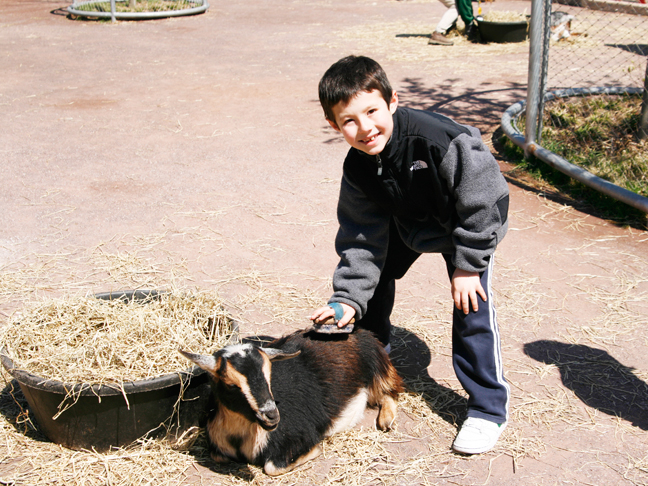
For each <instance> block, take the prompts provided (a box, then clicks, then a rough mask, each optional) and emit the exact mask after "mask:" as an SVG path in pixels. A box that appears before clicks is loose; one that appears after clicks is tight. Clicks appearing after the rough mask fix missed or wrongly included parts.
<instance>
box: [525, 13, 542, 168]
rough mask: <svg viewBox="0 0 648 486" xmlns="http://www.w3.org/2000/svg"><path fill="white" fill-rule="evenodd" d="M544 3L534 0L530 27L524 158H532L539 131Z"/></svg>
mask: <svg viewBox="0 0 648 486" xmlns="http://www.w3.org/2000/svg"><path fill="white" fill-rule="evenodd" d="M543 3H544V0H532V2H531V20H530V25H529V75H528V84H527V102H526V117H525V120H526V124H525V129H524V136H525V144H524V145H525V149H524V156H525V157H526V158H528V157H529V156H530V153H529V149H530V148H531V147H532V146H533V144H535V141H536V134H537V130H538V112H539V111H540V97H541V96H542V93H540V91H541V86H542V57H543V56H542V48H543V44H544V42H543V40H544V39H543V35H542V34H543V30H544V29H543V26H544V21H543V15H542V11H543V8H542V6H543Z"/></svg>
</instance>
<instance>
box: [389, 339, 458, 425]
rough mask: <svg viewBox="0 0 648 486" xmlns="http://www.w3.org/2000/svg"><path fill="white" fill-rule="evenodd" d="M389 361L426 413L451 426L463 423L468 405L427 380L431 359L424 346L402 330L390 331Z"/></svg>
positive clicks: (442, 387) (444, 388)
mask: <svg viewBox="0 0 648 486" xmlns="http://www.w3.org/2000/svg"><path fill="white" fill-rule="evenodd" d="M392 333H393V339H392V346H393V348H392V352H391V353H390V358H391V360H392V363H394V366H395V367H396V369H397V370H398V373H399V374H400V375H401V377H402V378H403V381H404V382H405V387H406V389H407V391H408V392H410V393H415V394H420V395H421V396H422V397H423V398H424V399H425V402H426V404H427V406H428V407H429V408H430V410H431V411H432V412H433V413H435V414H436V415H438V416H439V417H441V418H442V419H443V420H445V421H446V422H448V423H449V424H451V425H453V426H455V427H456V426H457V425H458V424H461V422H463V419H464V416H465V415H466V410H467V404H468V401H467V400H466V398H465V397H463V396H461V395H459V394H458V393H457V392H455V391H454V390H452V389H450V388H446V387H445V386H443V385H439V384H438V383H437V382H436V381H435V380H434V379H433V378H431V377H430V375H429V372H428V366H429V365H430V363H431V358H432V355H431V353H430V349H429V348H428V346H427V344H425V342H424V341H423V340H421V338H419V337H418V336H417V335H416V334H414V333H412V332H410V331H408V330H407V329H405V328H402V327H396V326H394V327H393V328H392Z"/></svg>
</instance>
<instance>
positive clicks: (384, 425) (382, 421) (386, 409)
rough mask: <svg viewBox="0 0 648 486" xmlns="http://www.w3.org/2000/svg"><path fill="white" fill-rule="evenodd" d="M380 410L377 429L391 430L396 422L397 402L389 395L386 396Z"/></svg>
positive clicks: (380, 404)
mask: <svg viewBox="0 0 648 486" xmlns="http://www.w3.org/2000/svg"><path fill="white" fill-rule="evenodd" d="M379 406H380V410H379V411H378V418H377V419H376V427H378V428H379V429H380V430H390V429H391V428H392V425H393V424H394V420H396V410H397V408H398V406H397V405H396V400H394V399H393V398H392V397H391V396H389V395H384V396H383V397H382V401H381V402H380V403H379Z"/></svg>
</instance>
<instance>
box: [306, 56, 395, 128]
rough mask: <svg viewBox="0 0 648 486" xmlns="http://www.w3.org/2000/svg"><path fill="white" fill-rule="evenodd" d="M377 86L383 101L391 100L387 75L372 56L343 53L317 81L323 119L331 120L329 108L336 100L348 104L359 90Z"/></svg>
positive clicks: (332, 119) (331, 114) (332, 116)
mask: <svg viewBox="0 0 648 486" xmlns="http://www.w3.org/2000/svg"><path fill="white" fill-rule="evenodd" d="M375 89H377V90H378V91H380V94H381V95H382V97H383V98H384V100H385V101H386V102H387V106H389V103H390V101H391V99H392V93H393V91H392V87H391V85H390V84H389V80H388V79H387V75H386V74H385V71H383V68H382V67H380V64H378V63H377V62H376V61H374V60H373V59H369V58H368V57H365V56H347V57H344V58H342V59H340V60H339V61H338V62H336V63H335V64H333V65H332V66H331V67H330V68H328V70H327V71H326V72H325V73H324V76H322V79H321V80H320V82H319V99H320V103H321V105H322V108H323V109H324V116H325V117H326V119H327V120H330V121H332V122H333V123H335V115H334V114H333V107H334V106H335V105H337V104H338V103H339V102H340V101H342V102H343V103H345V104H346V103H348V102H349V101H351V98H353V97H354V96H355V95H357V94H358V93H359V92H361V91H367V92H370V91H373V90H375Z"/></svg>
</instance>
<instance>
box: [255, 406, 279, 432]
mask: <svg viewBox="0 0 648 486" xmlns="http://www.w3.org/2000/svg"><path fill="white" fill-rule="evenodd" d="M259 420H260V421H261V424H262V426H263V427H264V428H266V429H269V430H271V429H274V428H275V427H276V426H277V424H278V423H279V410H278V409H277V405H276V404H275V402H274V401H272V400H268V401H267V402H266V403H264V404H263V406H262V407H260V408H259Z"/></svg>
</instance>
